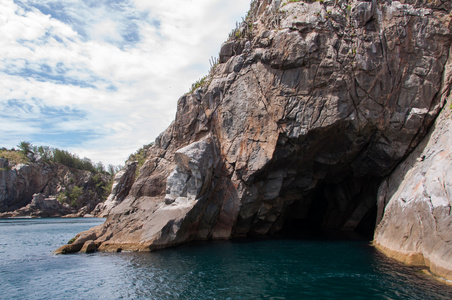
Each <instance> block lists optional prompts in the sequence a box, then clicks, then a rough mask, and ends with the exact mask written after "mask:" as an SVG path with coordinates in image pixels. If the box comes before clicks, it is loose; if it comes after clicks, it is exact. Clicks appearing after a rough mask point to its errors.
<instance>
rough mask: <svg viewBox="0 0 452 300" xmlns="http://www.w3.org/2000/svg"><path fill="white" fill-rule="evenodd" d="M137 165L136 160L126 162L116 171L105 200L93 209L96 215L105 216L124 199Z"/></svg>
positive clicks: (132, 180) (130, 186) (133, 178)
mask: <svg viewBox="0 0 452 300" xmlns="http://www.w3.org/2000/svg"><path fill="white" fill-rule="evenodd" d="M137 167H138V162H136V161H131V162H128V163H126V165H125V166H124V168H123V169H122V170H121V171H119V172H118V173H116V175H115V178H114V179H113V186H112V189H111V193H110V195H109V196H108V198H107V200H105V202H102V203H99V204H98V205H97V206H96V208H95V209H94V213H95V214H96V215H98V216H99V217H102V218H104V217H106V216H107V215H108V214H109V213H110V211H111V210H112V209H113V208H114V207H115V206H117V205H118V204H119V203H121V202H122V201H123V200H124V198H125V197H126V196H127V195H128V194H129V191H130V189H131V188H132V184H133V182H134V180H135V174H136V169H137Z"/></svg>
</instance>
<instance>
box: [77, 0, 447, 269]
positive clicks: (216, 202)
mask: <svg viewBox="0 0 452 300" xmlns="http://www.w3.org/2000/svg"><path fill="white" fill-rule="evenodd" d="M424 2H425V1H404V3H400V2H397V1H373V2H368V1H351V2H350V1H340V0H339V1H335V2H334V1H325V2H324V3H323V4H322V3H320V2H312V3H310V2H303V1H302V2H290V3H288V2H286V1H282V2H281V1H270V0H265V1H264V0H263V1H253V4H252V7H251V11H250V14H249V19H248V20H247V21H248V22H250V23H251V24H252V34H253V38H252V39H251V38H250V39H249V40H248V41H240V42H239V41H233V40H231V41H228V42H227V43H225V44H224V45H223V47H222V50H221V53H220V54H221V55H220V64H219V65H218V66H217V67H216V68H215V71H214V73H212V74H210V76H209V78H208V80H206V84H205V85H204V86H202V87H201V88H199V89H197V90H196V91H195V92H194V93H193V94H187V95H185V96H183V97H181V98H180V99H179V101H178V106H177V113H176V118H175V121H174V122H173V123H172V124H171V125H170V126H169V128H168V129H167V130H166V131H165V132H164V133H162V134H161V135H160V136H159V137H158V138H157V139H156V142H155V144H154V146H153V147H152V148H150V150H149V153H148V154H149V159H148V160H147V162H146V163H145V165H144V166H143V167H142V169H141V170H140V175H139V176H138V178H137V180H136V181H135V182H134V184H133V186H132V188H131V189H130V193H129V194H128V196H127V197H126V198H125V199H124V201H123V202H121V203H120V204H119V205H118V206H117V207H115V208H114V209H112V211H111V213H110V215H109V217H108V219H107V221H106V222H105V224H104V225H101V226H99V227H97V228H95V229H91V230H90V231H88V232H86V235H89V236H90V239H92V237H93V236H94V237H95V238H94V240H95V242H96V243H99V244H100V246H99V250H101V251H110V250H114V249H123V248H127V249H129V250H136V251H143V250H152V249H155V248H161V247H167V246H172V245H175V244H179V243H183V242H187V241H190V240H202V239H229V238H234V237H242V236H253V235H273V234H280V233H284V232H287V231H291V232H292V233H295V234H305V233H312V232H313V231H328V230H358V231H364V232H367V233H371V232H372V230H373V228H372V227H373V225H374V224H375V215H378V216H379V217H381V216H382V215H383V209H382V205H383V206H384V205H385V203H387V201H389V200H388V199H389V198H387V197H386V196H383V195H382V194H381V193H384V192H386V193H388V195H390V193H391V191H392V184H391V180H390V181H389V182H388V181H385V182H386V183H385V185H382V186H380V183H381V182H382V180H383V179H384V178H385V177H386V176H388V175H389V174H391V172H392V171H393V169H394V168H395V167H396V166H397V165H398V164H399V163H400V162H401V161H402V160H403V159H404V158H405V157H406V156H407V155H409V154H410V152H411V151H412V150H413V149H414V148H415V147H416V146H417V145H418V143H419V142H420V141H421V139H422V138H423V136H424V135H425V133H426V132H427V130H428V128H429V127H430V125H431V124H432V122H433V120H434V119H435V117H436V116H437V114H438V112H439V111H440V110H441V108H442V107H443V104H444V101H443V100H444V96H447V95H448V93H449V90H448V88H446V86H449V83H450V81H448V80H442V79H444V78H446V77H447V76H446V75H447V74H448V71H447V70H448V68H449V67H450V64H448V63H447V60H448V57H449V50H450V45H451V34H450V28H449V27H450V5H448V4H444V3H439V2H437V1H434V3H429V4H425V3H424ZM282 3H285V5H282ZM348 5H350V7H348ZM348 10H349V15H348V14H344V12H347V11H348ZM242 44H243V49H240V51H235V50H234V49H235V48H234V47H236V46H237V45H242ZM207 83H208V84H207ZM379 186H380V187H379ZM378 190H380V196H379V197H378V201H379V202H378V203H379V206H380V207H379V208H380V209H379V210H378V209H377V197H376V195H377V192H378ZM434 194H435V195H436V194H437V192H434ZM449 195H450V194H449ZM438 197H439V198H441V199H442V200H441V201H440V202H441V203H443V202H444V201H445V200H444V199H445V198H444V197H446V196H444V195H441V196H438ZM447 197H450V196H447ZM448 199H450V198H448ZM438 201H439V200H438ZM420 205H422V207H418V208H414V207H413V208H412V212H411V214H412V213H414V211H415V210H416V209H417V210H420V209H422V210H423V211H425V214H424V215H422V218H424V217H425V218H430V217H431V216H432V215H434V216H435V217H438V218H439V217H440V218H441V219H442V220H443V221H444V223H441V224H440V225H441V226H444V228H446V229H447V228H450V226H449V225H448V224H449V223H448V221H447V220H448V219H447V218H446V217H445V212H446V211H443V210H442V209H439V210H438V211H437V212H435V213H431V214H428V213H427V211H426V207H427V206H426V205H425V204H420ZM440 206H441V205H440ZM388 207H389V206H388ZM438 207H439V206H438ZM393 211H394V215H393V217H390V214H389V213H388V212H386V213H385V217H383V221H382V222H381V225H380V226H383V224H386V223H387V222H388V221H386V220H390V219H393V218H397V216H398V215H399V214H401V211H400V210H397V208H396V209H394V210H393ZM399 211H400V212H399ZM443 221H441V222H443ZM395 222H396V223H394V224H395V225H394V226H395V227H394V228H396V227H397V226H402V225H403V224H402V223H403V221H402V219H400V224H399V223H397V222H398V221H395ZM431 224H433V223H431ZM403 226H405V225H403ZM413 226H414V225H413ZM429 226H430V225H429ZM402 228H403V230H402V231H403V232H405V229H407V228H405V227H402ZM413 228H415V227H413ZM429 228H433V227H432V226H430V227H429ZM429 232H430V231H429ZM416 234H418V235H419V234H420V231H417V233H416ZM416 234H412V235H413V238H412V242H410V243H412V244H414V243H416V241H417V240H419V238H420V237H419V236H418V237H416ZM398 238H402V237H399V236H396V237H389V238H388V240H391V239H398ZM79 240H80V241H84V240H83V238H79ZM384 247H386V248H387V249H391V251H399V250H400V251H402V250H403V249H402V250H401V249H398V248H397V247H392V244H387V245H386V246H384ZM440 248H441V249H446V248H442V247H440ZM397 249H398V250H397ZM404 249H405V248H404ZM406 249H410V248H409V247H408V246H407V248H406ZM407 251H411V250H407ZM441 251H442V250H441ZM447 251H448V250H447ZM413 253H414V252H413ZM436 253H438V255H439V253H441V254H443V255H445V256H444V257H446V258H445V260H447V261H449V262H450V261H451V259H450V255H449V254H447V253H442V252H440V251H439V252H436ZM435 255H436V254H435ZM413 257H414V258H413V261H418V257H419V256H416V255H415V256H413ZM432 258H433V256H429V257H428V259H430V260H432V261H433V259H432ZM443 266H445V264H444V265H443ZM448 268H449V267H448V266H447V265H446V269H448ZM450 270H452V267H451V268H450Z"/></svg>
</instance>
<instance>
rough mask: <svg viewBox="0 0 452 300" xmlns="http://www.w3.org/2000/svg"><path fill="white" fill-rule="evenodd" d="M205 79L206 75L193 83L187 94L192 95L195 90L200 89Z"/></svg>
mask: <svg viewBox="0 0 452 300" xmlns="http://www.w3.org/2000/svg"><path fill="white" fill-rule="evenodd" d="M206 79H207V75H206V76H204V77H202V78H200V79H199V80H198V81H196V82H195V83H193V84H192V85H191V88H190V92H189V94H191V93H193V92H194V91H195V90H196V89H197V88H199V87H201V86H202V85H203V84H204V83H205V82H206Z"/></svg>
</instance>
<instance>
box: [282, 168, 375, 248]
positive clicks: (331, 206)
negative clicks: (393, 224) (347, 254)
mask: <svg viewBox="0 0 452 300" xmlns="http://www.w3.org/2000/svg"><path fill="white" fill-rule="evenodd" d="M380 182H381V178H375V177H370V176H369V177H362V178H353V177H348V178H345V179H343V180H340V181H334V182H333V181H327V180H324V181H323V182H319V183H318V184H317V186H316V187H315V189H314V190H313V191H311V192H309V193H306V192H303V193H301V194H300V196H299V198H298V199H295V200H294V201H293V202H292V203H291V204H290V205H288V207H287V208H286V209H285V212H284V215H283V223H282V228H281V229H280V230H279V231H278V232H277V233H276V234H277V235H278V236H282V237H289V238H303V239H366V240H372V239H373V233H374V230H375V224H376V218H377V201H376V199H377V191H378V187H379V185H380ZM285 194H290V195H293V194H294V191H293V190H290V189H289V190H287V191H284V190H282V191H281V195H282V196H283V197H284V195H285Z"/></svg>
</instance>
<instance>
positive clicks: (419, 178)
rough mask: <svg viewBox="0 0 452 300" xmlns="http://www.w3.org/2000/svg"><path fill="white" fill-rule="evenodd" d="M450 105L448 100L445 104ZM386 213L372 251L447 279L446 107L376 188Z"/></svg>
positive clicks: (449, 161)
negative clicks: (417, 143)
mask: <svg viewBox="0 0 452 300" xmlns="http://www.w3.org/2000/svg"><path fill="white" fill-rule="evenodd" d="M451 100H452V99H449V103H450V101H451ZM378 200H379V201H380V202H381V203H380V204H379V206H380V207H385V204H386V203H388V204H387V205H386V211H385V214H384V217H383V220H382V221H381V222H380V224H379V225H378V227H377V230H376V232H375V241H374V243H375V245H376V246H377V247H378V248H379V249H381V250H382V251H383V252H384V253H386V254H387V255H388V256H390V257H394V258H396V259H398V260H401V261H404V262H406V263H408V264H412V265H421V266H422V265H426V266H429V267H430V269H431V271H432V272H433V273H434V274H437V275H440V276H441V277H444V278H452V230H451V229H452V216H451V204H452V114H451V111H450V108H449V107H446V108H445V109H444V111H443V112H442V113H441V114H440V116H439V118H438V119H437V120H436V122H435V125H434V127H433V128H432V130H431V132H430V133H429V135H428V136H427V137H426V138H425V140H424V141H422V142H421V144H420V145H419V146H418V147H417V148H416V149H415V150H414V151H413V153H411V154H410V156H409V157H408V158H407V159H406V160H405V161H404V162H403V163H402V164H401V165H400V166H398V167H397V169H396V170H395V171H394V172H393V173H392V174H391V176H389V177H388V178H387V179H386V180H385V181H384V182H383V184H382V185H381V187H380V190H379V193H378Z"/></svg>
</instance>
